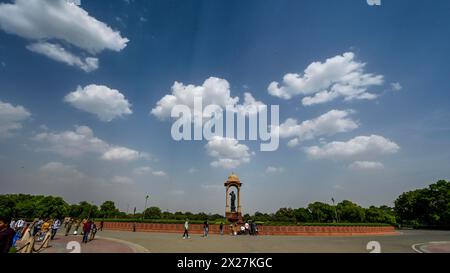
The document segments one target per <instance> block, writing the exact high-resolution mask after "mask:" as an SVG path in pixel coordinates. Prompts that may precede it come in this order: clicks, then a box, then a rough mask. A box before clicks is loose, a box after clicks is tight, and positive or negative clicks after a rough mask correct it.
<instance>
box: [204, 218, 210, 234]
mask: <svg viewBox="0 0 450 273" xmlns="http://www.w3.org/2000/svg"><path fill="white" fill-rule="evenodd" d="M208 233H209V223H208V219H206V220H205V222H204V223H203V237H208Z"/></svg>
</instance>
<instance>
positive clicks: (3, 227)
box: [0, 217, 15, 253]
mask: <svg viewBox="0 0 450 273" xmlns="http://www.w3.org/2000/svg"><path fill="white" fill-rule="evenodd" d="M10 222H11V220H10V219H9V218H7V217H0V253H9V249H10V248H11V247H12V245H13V239H14V235H15V232H14V229H12V228H11V227H10V226H9V223H10Z"/></svg>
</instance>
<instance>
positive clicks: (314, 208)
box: [0, 180, 450, 226]
mask: <svg viewBox="0 0 450 273" xmlns="http://www.w3.org/2000/svg"><path fill="white" fill-rule="evenodd" d="M394 204H395V206H394V207H393V208H391V207H388V206H380V207H376V206H371V207H369V208H363V207H361V206H359V205H358V204H355V203H353V202H351V201H349V200H344V201H342V202H340V203H338V204H336V205H331V204H327V203H323V202H314V203H311V204H309V205H308V206H307V207H305V208H294V209H293V208H280V209H279V210H278V211H276V212H275V213H262V212H256V213H254V214H253V215H250V214H245V215H244V216H243V217H244V219H245V220H253V221H258V222H269V223H270V222H272V223H277V222H278V223H378V224H382V223H384V224H390V225H422V226H450V182H448V181H445V180H440V181H438V182H436V183H434V184H431V185H430V186H429V187H427V188H423V189H417V190H413V191H409V192H405V193H403V194H401V195H400V196H399V197H398V198H397V199H396V200H395V202H394ZM0 214H1V215H6V216H9V217H12V218H25V219H34V218H38V217H43V218H47V217H48V218H63V217H66V216H70V217H75V218H82V219H84V218H101V219H121V220H126V219H130V220H133V219H140V220H146V219H149V220H179V221H182V220H184V219H186V218H188V219H190V220H194V221H196V220H198V221H202V220H205V219H209V220H210V221H223V220H224V217H223V215H220V214H206V213H191V212H174V213H172V212H168V211H164V212H163V211H161V209H160V208H158V207H149V208H147V209H146V210H145V211H144V212H142V213H132V214H127V213H125V212H122V211H120V210H119V209H117V208H116V206H115V204H114V202H113V201H105V202H104V203H103V204H102V205H100V206H99V207H98V206H96V205H94V204H90V203H88V202H86V201H83V202H80V203H79V204H68V203H67V202H66V201H64V200H63V199H62V198H61V197H53V196H41V195H37V196H34V195H26V194H6V195H0Z"/></svg>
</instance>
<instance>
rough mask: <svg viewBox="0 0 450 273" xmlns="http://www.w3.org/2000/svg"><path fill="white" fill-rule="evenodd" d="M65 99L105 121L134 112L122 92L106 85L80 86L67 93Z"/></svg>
mask: <svg viewBox="0 0 450 273" xmlns="http://www.w3.org/2000/svg"><path fill="white" fill-rule="evenodd" d="M64 101H66V102H68V103H70V104H71V105H72V106H74V107H75V108H77V109H79V110H82V111H86V112H88V113H91V114H94V115H96V116H97V117H98V118H99V119H100V120H101V121H105V122H109V121H112V120H113V119H115V118H117V117H122V116H124V115H130V114H132V113H133V112H132V111H131V104H130V103H129V102H128V100H127V99H126V98H125V96H124V95H123V94H122V93H120V92H119V91H118V90H115V89H111V88H109V87H107V86H104V85H95V84H91V85H88V86H86V87H84V88H81V87H78V88H77V90H76V91H74V92H72V93H69V94H68V95H66V96H65V98H64Z"/></svg>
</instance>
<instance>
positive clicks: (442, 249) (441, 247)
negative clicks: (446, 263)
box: [412, 241, 450, 253]
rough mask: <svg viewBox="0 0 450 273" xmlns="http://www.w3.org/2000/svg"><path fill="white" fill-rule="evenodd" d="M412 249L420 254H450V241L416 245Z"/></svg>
mask: <svg viewBox="0 0 450 273" xmlns="http://www.w3.org/2000/svg"><path fill="white" fill-rule="evenodd" d="M412 248H413V249H414V250H415V251H416V252H419V253H450V241H447V242H428V243H420V244H414V245H413V246H412Z"/></svg>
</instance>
